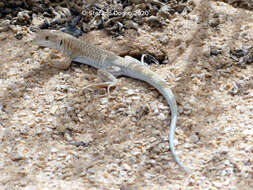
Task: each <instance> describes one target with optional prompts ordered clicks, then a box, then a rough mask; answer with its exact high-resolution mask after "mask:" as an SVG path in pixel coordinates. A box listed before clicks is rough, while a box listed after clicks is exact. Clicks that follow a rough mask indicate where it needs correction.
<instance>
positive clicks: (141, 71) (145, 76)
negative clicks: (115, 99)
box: [127, 64, 190, 173]
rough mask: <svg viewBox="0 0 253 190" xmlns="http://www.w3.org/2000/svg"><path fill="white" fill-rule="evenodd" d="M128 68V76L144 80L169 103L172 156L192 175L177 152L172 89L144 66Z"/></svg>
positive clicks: (175, 115)
mask: <svg viewBox="0 0 253 190" xmlns="http://www.w3.org/2000/svg"><path fill="white" fill-rule="evenodd" d="M128 68H131V72H128V73H127V75H128V76H130V77H132V78H136V79H139V80H143V81H145V82H147V83H149V84H151V85H152V86H153V87H155V88H156V89H157V90H158V91H159V92H160V93H161V94H162V95H163V96H164V98H165V99H166V101H167V102H168V104H169V106H170V111H171V123H170V134H169V145H170V150H171V154H172V156H173V158H174V160H175V161H176V163H177V164H178V165H179V166H180V167H181V168H183V169H184V170H185V171H186V172H187V173H190V171H189V170H188V169H187V168H186V167H184V166H183V164H182V163H181V162H180V160H179V158H178V157H177V154H176V152H175V146H174V135H175V128H176V122H177V103H176V100H175V97H174V95H173V93H172V91H171V89H170V88H169V86H168V85H167V83H166V82H165V81H164V80H163V79H162V78H161V77H160V76H159V75H157V74H156V73H154V72H152V71H151V70H150V69H148V68H147V67H145V66H143V65H140V64H131V66H130V67H128ZM132 71H134V72H132Z"/></svg>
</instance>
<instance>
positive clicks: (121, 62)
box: [31, 30, 190, 173]
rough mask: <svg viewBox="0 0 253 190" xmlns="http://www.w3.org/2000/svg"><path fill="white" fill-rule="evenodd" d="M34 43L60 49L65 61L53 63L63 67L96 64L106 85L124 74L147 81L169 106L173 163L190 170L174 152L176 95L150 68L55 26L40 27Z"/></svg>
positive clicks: (170, 143)
mask: <svg viewBox="0 0 253 190" xmlns="http://www.w3.org/2000/svg"><path fill="white" fill-rule="evenodd" d="M31 42H32V43H33V44H35V45H39V46H42V47H47V48H52V49H56V50H60V51H62V52H63V54H64V56H66V58H65V61H64V62H62V63H59V62H58V63H57V64H56V65H55V67H58V68H63V69H66V68H68V67H69V66H70V64H71V62H72V61H75V62H79V63H82V64H86V65H90V66H92V67H95V68H97V69H98V70H97V72H98V73H99V75H100V76H103V77H104V78H105V79H106V80H104V81H105V82H104V83H101V84H103V85H106V86H107V89H108V92H109V88H110V87H112V86H115V85H116V84H117V78H116V77H118V76H127V77H130V78H134V79H138V80H141V81H144V82H147V83H148V84H150V85H151V86H153V87H154V88H155V89H156V90H158V91H159V92H160V93H161V94H162V95H163V97H164V98H165V99H166V101H167V103H168V104H169V107H170V112H171V122H170V130H169V146H170V151H171V154H172V156H173V158H174V160H175V161H176V163H177V164H178V165H179V166H180V167H181V168H182V169H184V171H186V172H187V173H190V170H188V169H187V168H186V167H184V166H183V164H182V163H181V162H180V160H179V158H178V157H177V154H176V152H175V146H174V134H175V128H176V122H177V103H176V99H175V97H174V95H173V93H172V91H171V89H170V88H169V86H168V85H167V83H166V82H165V80H164V79H162V78H161V77H160V76H159V75H158V74H156V73H155V72H153V71H151V70H150V69H149V68H148V67H147V65H146V64H145V63H144V62H143V61H139V60H137V59H135V58H133V57H131V56H125V57H120V56H118V55H116V54H114V53H113V52H110V51H107V50H104V49H102V48H99V47H97V46H95V45H91V44H88V43H85V42H83V41H82V40H80V39H77V38H75V37H73V36H71V35H69V34H66V33H63V32H61V31H57V30H40V31H38V32H37V33H36V34H35V37H34V38H33V39H32V40H31Z"/></svg>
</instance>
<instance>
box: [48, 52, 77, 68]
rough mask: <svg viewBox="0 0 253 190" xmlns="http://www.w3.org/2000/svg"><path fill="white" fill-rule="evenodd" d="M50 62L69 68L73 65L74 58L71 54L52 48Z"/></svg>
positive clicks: (53, 65) (56, 66)
mask: <svg viewBox="0 0 253 190" xmlns="http://www.w3.org/2000/svg"><path fill="white" fill-rule="evenodd" d="M49 57H50V61H49V62H50V63H51V66H52V67H55V68H58V69H67V68H69V66H70V65H71V61H72V58H71V57H70V56H66V55H64V54H63V53H62V52H60V51H57V50H52V52H50V55H49Z"/></svg>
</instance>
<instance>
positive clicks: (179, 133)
mask: <svg viewBox="0 0 253 190" xmlns="http://www.w3.org/2000/svg"><path fill="white" fill-rule="evenodd" d="M85 2H86V3H85V4H82V1H68V0H65V1H49V0H48V1H46V0H45V1H39V0H37V1H36V0H34V1H32V0H30V1H2V2H0V10H2V11H1V13H0V18H1V19H0V60H1V61H0V150H1V151H0V171H1V172H0V189H6V190H7V189H8V190H9V189H13V190H16V189H17V190H19V189H22V190H23V189H24V190H33V189H43V190H44V189H45V190H46V189H53V190H57V189H59V190H60V189H69V190H77V189H78V190H79V189H102V190H114V189H121V190H135V189H140V190H141V189H145V190H148V189H152V190H153V189H159V190H160V189H161V190H163V189H164V190H168V189H173V190H177V189H178V190H179V189H194V190H195V189H202V190H203V189H208V190H209V189H213V190H216V189H228V190H230V189H231V190H232V189H240V190H248V189H252V188H253V172H252V171H253V114H252V113H253V65H252V62H253V50H252V39H253V24H252V21H253V17H252V7H253V6H252V3H250V1H239V0H238V1H229V0H228V1H214V0H213V1H204V0H202V1H201V0H188V1H187V0H184V1H183V0H182V1H176V0H174V1H158V0H147V1H145V3H142V2H143V1H138V0H131V1H130V0H129V1H123V0H122V1H114V3H113V2H112V1H102V2H101V1H95V2H93V1H85ZM12 7H15V8H13V9H12ZM108 9H109V10H110V9H113V10H117V11H118V12H124V11H125V12H135V11H137V12H138V11H143V12H142V14H141V15H127V16H126V15H125V16H122V15H117V16H115V15H114V16H108V15H107V14H104V15H99V16H97V15H98V14H97V13H98V12H99V11H100V13H101V12H106V11H108ZM145 11H147V12H145ZM135 13H136V12H135ZM146 13H149V14H147V15H145V14H146ZM109 15H110V14H109ZM38 28H42V29H45V28H48V29H60V30H64V31H66V32H68V33H71V34H72V35H75V36H80V37H79V38H80V39H82V40H84V41H86V42H89V43H92V44H96V45H98V46H100V47H102V48H105V49H107V50H110V51H113V52H115V53H116V54H117V55H120V56H125V55H131V56H133V57H135V58H138V59H140V57H141V55H142V54H144V53H145V54H150V55H152V56H153V57H155V58H156V59H157V60H159V62H160V63H161V64H158V65H156V64H150V69H151V70H152V71H154V72H156V73H159V75H161V77H162V78H164V79H165V80H166V81H167V83H168V85H169V86H170V87H171V89H172V90H173V92H174V94H175V96H176V99H177V103H178V109H179V110H178V113H179V117H178V123H177V128H176V134H175V145H176V152H177V153H178V156H179V158H180V160H181V161H182V162H183V164H184V165H185V166H186V167H188V168H190V169H191V170H192V173H191V174H186V173H184V171H182V170H181V169H180V168H179V167H178V165H177V164H176V163H175V161H174V160H173V158H172V156H171V154H170V149H169V145H168V142H167V141H168V129H169V124H170V111H169V107H168V105H167V103H166V101H165V100H164V98H163V97H162V96H161V95H160V94H159V93H158V92H157V91H156V90H155V89H154V88H153V87H151V86H149V85H148V84H146V83H144V82H141V81H137V80H134V79H130V78H126V77H121V78H119V82H118V86H117V87H115V88H114V89H113V90H112V91H111V94H110V96H109V98H108V97H107V94H106V89H105V88H92V89H84V87H85V86H87V85H89V84H93V83H95V82H97V81H99V79H98V77H97V75H96V70H95V69H93V68H91V67H88V66H86V65H80V64H77V63H73V64H72V65H71V67H70V68H69V69H66V70H60V69H56V68H52V67H51V66H50V61H48V59H47V58H46V57H47V55H48V54H49V52H50V50H49V49H42V48H39V47H37V46H35V45H32V44H30V43H29V42H27V41H28V40H29V39H31V38H32V36H33V32H34V31H36V30H37V29H38ZM146 61H147V62H148V63H152V59H147V60H146Z"/></svg>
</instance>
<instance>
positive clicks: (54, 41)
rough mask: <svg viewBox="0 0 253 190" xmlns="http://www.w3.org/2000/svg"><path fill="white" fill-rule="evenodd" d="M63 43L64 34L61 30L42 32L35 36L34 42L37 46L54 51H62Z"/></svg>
mask: <svg viewBox="0 0 253 190" xmlns="http://www.w3.org/2000/svg"><path fill="white" fill-rule="evenodd" d="M62 42H63V37H62V32H61V31H59V30H58V31H57V30H41V31H39V32H37V33H36V34H35V37H34V38H33V40H32V43H33V44H35V45H39V46H43V47H49V48H54V49H61V45H62Z"/></svg>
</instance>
